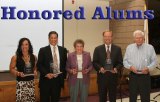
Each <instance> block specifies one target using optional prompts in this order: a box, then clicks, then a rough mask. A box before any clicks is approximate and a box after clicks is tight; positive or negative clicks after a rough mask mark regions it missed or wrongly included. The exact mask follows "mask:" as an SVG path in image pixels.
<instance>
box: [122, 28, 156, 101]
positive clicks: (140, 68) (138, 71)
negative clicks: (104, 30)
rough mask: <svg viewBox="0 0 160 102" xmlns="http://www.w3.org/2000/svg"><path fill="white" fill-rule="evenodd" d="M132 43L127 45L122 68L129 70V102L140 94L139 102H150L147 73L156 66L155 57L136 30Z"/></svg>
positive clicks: (149, 46) (142, 36) (149, 86)
mask: <svg viewBox="0 0 160 102" xmlns="http://www.w3.org/2000/svg"><path fill="white" fill-rule="evenodd" d="M133 37H134V42H135V43H133V44H130V45H128V47H127V49H126V53H125V56H124V60H123V64H124V67H125V68H127V69H129V70H130V71H131V72H130V75H129V92H130V96H129V97H130V102H136V100H137V95H138V94H140V97H141V102H150V88H151V85H150V84H151V83H150V75H149V72H150V71H151V70H153V69H154V68H155V67H156V65H157V57H156V54H155V50H154V48H153V46H152V45H150V44H146V43H144V40H145V39H144V37H145V35H144V33H143V32H142V31H140V30H136V31H135V32H134V33H133Z"/></svg>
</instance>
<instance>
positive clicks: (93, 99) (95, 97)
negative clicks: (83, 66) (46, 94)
mask: <svg viewBox="0 0 160 102" xmlns="http://www.w3.org/2000/svg"><path fill="white" fill-rule="evenodd" d="M158 94H160V92H155V93H151V99H153V98H154V97H155V96H156V95H158ZM138 99H140V97H139V96H138ZM60 102H70V100H69V98H67V99H65V100H63V101H60ZM88 102H99V100H98V95H93V96H89V97H88ZM107 102H109V101H107ZM116 102H121V99H117V101H116ZM122 102H129V98H123V99H122ZM137 102H141V101H140V100H138V101H137ZM151 102H160V96H158V97H157V98H156V99H155V101H151Z"/></svg>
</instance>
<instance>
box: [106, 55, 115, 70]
mask: <svg viewBox="0 0 160 102" xmlns="http://www.w3.org/2000/svg"><path fill="white" fill-rule="evenodd" d="M104 69H105V70H106V71H111V70H113V64H112V60H111V59H109V58H108V59H106V61H105V64H104Z"/></svg>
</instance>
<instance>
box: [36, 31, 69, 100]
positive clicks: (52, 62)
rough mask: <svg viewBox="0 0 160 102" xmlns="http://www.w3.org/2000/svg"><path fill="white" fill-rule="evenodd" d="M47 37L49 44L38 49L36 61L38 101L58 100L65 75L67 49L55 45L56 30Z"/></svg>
mask: <svg viewBox="0 0 160 102" xmlns="http://www.w3.org/2000/svg"><path fill="white" fill-rule="evenodd" d="M48 39H49V43H50V44H49V45H48V46H46V47H43V48H41V49H40V51H39V55H38V61H37V67H38V70H39V72H40V80H39V81H40V82H39V87H40V102H50V100H51V102H58V101H59V98H60V93H61V88H63V87H64V79H65V77H66V70H65V66H66V60H67V50H66V48H63V47H61V46H58V45H57V42H58V33H57V32H55V31H51V32H50V33H49V35H48Z"/></svg>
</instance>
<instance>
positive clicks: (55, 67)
mask: <svg viewBox="0 0 160 102" xmlns="http://www.w3.org/2000/svg"><path fill="white" fill-rule="evenodd" d="M50 72H51V73H53V74H57V75H58V74H61V73H62V72H60V71H59V69H58V68H57V66H55V65H54V64H53V62H51V63H50Z"/></svg>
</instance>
